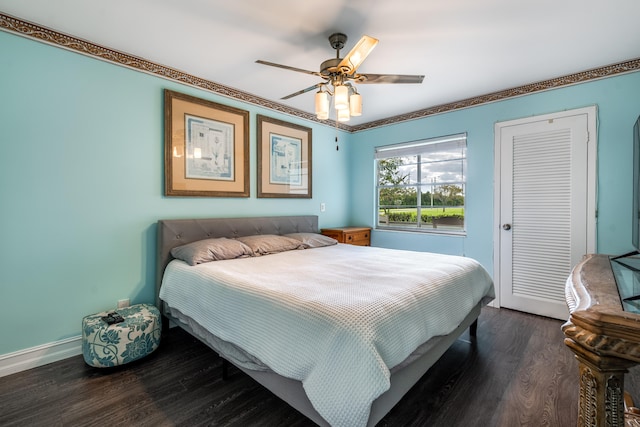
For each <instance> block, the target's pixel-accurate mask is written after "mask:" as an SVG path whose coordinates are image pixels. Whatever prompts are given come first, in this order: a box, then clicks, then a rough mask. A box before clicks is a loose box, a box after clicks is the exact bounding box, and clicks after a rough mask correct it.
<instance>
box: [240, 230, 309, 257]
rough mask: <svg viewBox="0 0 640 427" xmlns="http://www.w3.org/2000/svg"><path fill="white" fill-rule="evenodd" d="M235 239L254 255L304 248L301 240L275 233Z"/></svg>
mask: <svg viewBox="0 0 640 427" xmlns="http://www.w3.org/2000/svg"><path fill="white" fill-rule="evenodd" d="M236 240H239V241H240V242H242V243H244V244H245V245H247V246H249V247H250V248H251V250H252V251H253V255H254V256H260V255H268V254H276V253H278V252H284V251H290V250H293V249H304V245H303V244H302V242H301V241H299V240H296V239H292V238H291V237H285V236H278V235H276V234H260V235H256V236H243V237H237V238H236Z"/></svg>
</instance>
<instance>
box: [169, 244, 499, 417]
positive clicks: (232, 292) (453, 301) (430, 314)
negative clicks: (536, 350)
mask: <svg viewBox="0 0 640 427" xmlns="http://www.w3.org/2000/svg"><path fill="white" fill-rule="evenodd" d="M493 297H494V290H493V283H492V281H491V278H490V277H489V275H488V274H487V272H486V271H485V270H484V269H483V268H482V267H481V266H480V264H479V263H478V262H476V261H474V260H472V259H469V258H462V257H454V256H448V255H440V254H433V253H426V252H411V251H399V250H391V249H382V248H374V247H359V246H351V245H343V244H339V245H335V246H328V247H323V248H316V249H305V250H294V251H288V252H284V253H280V254H273V255H267V256H262V257H253V258H244V259H236V260H228V261H215V262H210V263H205V264H200V265H197V266H193V267H192V266H189V265H187V264H186V263H184V262H182V261H178V260H173V261H172V262H171V263H170V264H169V265H168V267H167V269H166V270H165V274H164V278H163V283H162V287H161V290H160V298H161V299H162V300H163V301H165V302H166V303H167V304H168V305H169V306H171V307H175V308H176V309H178V310H180V311H181V312H182V313H184V314H185V315H187V316H189V317H191V318H193V319H194V320H196V321H197V322H198V323H200V324H201V325H202V326H204V327H205V328H206V329H207V330H209V331H210V332H211V333H213V334H214V335H217V336H218V337H220V338H221V339H223V340H226V341H229V342H231V343H233V344H235V345H237V346H239V347H241V348H243V349H244V350H245V351H247V352H248V353H250V354H251V355H253V356H255V357H256V358H258V359H259V360H261V361H262V362H263V363H264V364H266V365H267V366H269V367H270V368H271V369H272V370H273V371H274V372H276V373H278V374H280V375H283V376H285V377H289V378H293V379H296V380H300V381H302V383H303V386H304V389H305V392H306V393H307V396H308V398H309V400H310V401H311V403H312V404H313V406H314V408H315V409H316V410H317V411H318V413H320V415H322V417H324V418H325V420H327V422H328V423H329V424H331V425H332V426H345V427H347V426H348V427H353V426H364V425H366V422H367V419H368V416H369V411H370V406H371V403H372V402H373V401H374V400H375V399H376V398H377V397H378V396H379V395H380V394H382V393H383V392H384V391H386V390H387V389H388V388H389V375H390V373H389V369H391V368H393V367H394V366H395V365H397V364H398V363H400V362H402V361H403V360H404V359H405V358H406V357H407V356H409V354H411V352H412V351H413V350H415V349H416V348H417V347H418V346H419V345H420V344H422V343H423V342H425V341H427V340H428V339H430V338H431V337H434V336H437V335H445V334H448V333H450V332H451V331H453V330H454V329H455V328H456V327H457V326H458V324H459V323H460V322H461V321H462V320H463V319H464V317H465V316H466V314H467V313H468V312H469V311H470V310H471V308H472V307H474V306H475V305H476V304H478V303H479V302H481V301H483V302H485V303H487V302H489V301H490V300H491V299H493Z"/></svg>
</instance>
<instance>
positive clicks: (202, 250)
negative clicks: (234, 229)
mask: <svg viewBox="0 0 640 427" xmlns="http://www.w3.org/2000/svg"><path fill="white" fill-rule="evenodd" d="M171 255H173V257H174V258H177V259H181V260H182V261H184V262H186V263H187V264H189V265H196V264H202V263H204V262H210V261H221V260H225V259H235V258H244V257H248V256H252V255H253V252H252V251H251V248H249V247H248V246H247V245H245V244H244V243H242V242H239V241H237V240H234V239H227V238H226V237H220V238H216V239H205V240H198V241H196V242H192V243H187V244H186V245H182V246H177V247H175V248H173V249H171Z"/></svg>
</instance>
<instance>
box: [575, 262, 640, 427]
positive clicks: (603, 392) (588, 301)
mask: <svg viewBox="0 0 640 427" xmlns="http://www.w3.org/2000/svg"><path fill="white" fill-rule="evenodd" d="M565 291H566V292H565V294H566V299H567V305H568V306H569V311H570V313H571V315H570V317H569V320H568V321H567V323H565V324H564V325H563V326H562V331H563V332H564V334H565V337H566V338H565V340H564V343H565V344H566V345H567V346H569V348H570V349H571V350H572V351H573V352H574V353H575V355H576V358H577V359H578V362H579V375H580V380H579V383H580V396H579V404H578V408H579V409H578V411H579V412H578V426H579V427H587V426H588V427H600V426H611V427H622V426H624V425H625V423H626V425H627V426H631V425H639V424H636V423H637V422H638V421H637V418H636V417H634V416H633V415H632V414H625V412H624V401H623V392H624V374H625V373H626V372H627V369H628V368H630V367H631V366H634V365H636V364H638V363H640V314H636V313H633V312H630V311H625V310H623V305H622V301H621V299H620V296H619V293H618V289H617V286H616V281H615V278H614V275H613V271H612V269H611V264H610V261H609V257H608V256H606V255H587V256H585V257H584V258H583V260H582V261H581V262H580V263H579V264H578V265H577V266H576V267H575V268H574V269H573V271H572V273H571V276H570V277H569V279H568V280H567V287H566V290H565ZM625 418H626V422H625Z"/></svg>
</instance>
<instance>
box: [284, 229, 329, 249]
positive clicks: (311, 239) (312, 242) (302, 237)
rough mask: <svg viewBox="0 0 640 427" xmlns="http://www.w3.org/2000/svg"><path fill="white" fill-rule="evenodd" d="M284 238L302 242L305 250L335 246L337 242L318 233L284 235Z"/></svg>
mask: <svg viewBox="0 0 640 427" xmlns="http://www.w3.org/2000/svg"><path fill="white" fill-rule="evenodd" d="M285 237H291V238H292V239H296V240H299V241H300V242H302V244H303V245H304V247H305V248H306V249H311V248H321V247H323V246H331V245H337V244H338V241H337V240H336V239H334V238H332V237H329V236H325V235H324V234H319V233H291V234H285Z"/></svg>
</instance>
